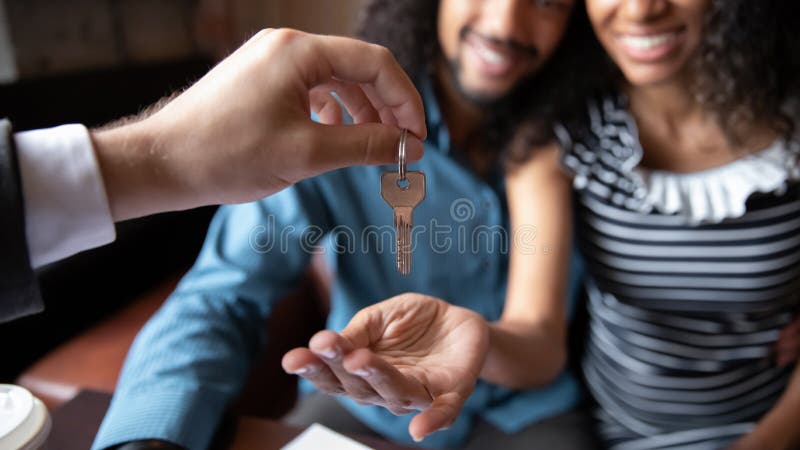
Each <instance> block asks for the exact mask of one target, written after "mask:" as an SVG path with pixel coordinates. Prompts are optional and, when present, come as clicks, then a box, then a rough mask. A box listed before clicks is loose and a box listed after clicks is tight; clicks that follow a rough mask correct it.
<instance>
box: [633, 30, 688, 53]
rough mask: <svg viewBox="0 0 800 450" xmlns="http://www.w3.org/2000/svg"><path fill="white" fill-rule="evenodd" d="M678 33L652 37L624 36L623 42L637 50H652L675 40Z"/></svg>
mask: <svg viewBox="0 0 800 450" xmlns="http://www.w3.org/2000/svg"><path fill="white" fill-rule="evenodd" d="M675 36H676V33H665V34H659V35H652V36H631V35H627V36H622V42H623V43H624V44H625V45H627V46H628V47H631V48H634V49H637V50H652V49H654V48H656V47H659V46H661V45H664V44H666V43H667V42H670V41H671V40H673V39H674V38H675Z"/></svg>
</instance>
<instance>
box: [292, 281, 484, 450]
mask: <svg viewBox="0 0 800 450" xmlns="http://www.w3.org/2000/svg"><path fill="white" fill-rule="evenodd" d="M488 345H489V330H488V326H487V323H486V321H485V320H484V319H483V318H482V317H481V316H480V315H479V314H477V313H475V312H473V311H470V310H468V309H465V308H461V307H458V306H453V305H451V304H449V303H447V302H445V301H443V300H439V299H436V298H433V297H429V296H425V295H422V294H403V295H399V296H397V297H393V298H391V299H389V300H386V301H384V302H381V303H378V304H375V305H372V306H370V307H368V308H365V309H363V310H361V311H360V312H359V313H358V314H356V316H355V317H353V319H352V320H351V321H350V323H349V324H348V325H347V327H346V328H345V329H344V330H342V332H341V334H337V333H335V332H333V331H329V330H324V331H320V332H319V333H317V334H316V335H315V336H314V337H313V338H312V339H311V341H310V342H309V346H308V348H296V349H294V350H292V351H290V352H288V353H287V354H286V355H285V356H284V357H283V368H284V370H286V371H287V372H289V373H293V374H297V375H300V376H302V377H304V378H306V379H308V380H310V381H311V382H313V383H314V384H315V385H316V386H317V388H318V389H319V390H321V391H323V392H326V393H330V394H341V395H347V396H349V397H351V398H353V399H354V400H356V401H357V402H359V403H362V404H373V405H380V406H383V407H385V408H387V409H389V410H390V411H392V412H393V413H395V414H408V413H411V412H413V411H422V412H421V413H420V414H418V415H417V416H416V417H414V419H413V420H412V421H411V424H410V425H409V433H410V434H411V436H412V437H413V438H414V440H417V441H420V440H422V439H423V438H424V437H425V436H427V435H428V434H430V433H433V432H434V431H436V430H439V429H442V428H446V427H448V426H449V425H450V424H452V423H453V422H454V421H455V420H456V418H457V417H458V413H459V411H460V410H461V407H462V406H463V404H464V402H465V401H466V399H467V398H468V397H469V395H470V394H471V393H472V390H473V389H474V387H475V383H476V381H477V378H478V374H479V373H480V370H481V367H482V366H483V362H484V359H485V357H486V351H487V350H488Z"/></svg>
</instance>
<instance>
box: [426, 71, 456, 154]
mask: <svg viewBox="0 0 800 450" xmlns="http://www.w3.org/2000/svg"><path fill="white" fill-rule="evenodd" d="M419 88H420V93H421V94H422V104H423V107H424V108H425V126H426V127H427V128H428V139H427V140H428V142H429V143H431V144H433V146H434V147H436V149H437V150H438V151H440V152H442V153H444V154H450V153H452V151H451V149H450V132H449V131H448V129H447V124H445V122H444V118H443V117H442V111H441V109H439V102H438V101H437V99H436V91H435V90H434V88H433V80H432V79H431V77H430V76H424V77H422V79H421V81H420V86H419Z"/></svg>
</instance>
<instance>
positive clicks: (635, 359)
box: [556, 97, 800, 450]
mask: <svg viewBox="0 0 800 450" xmlns="http://www.w3.org/2000/svg"><path fill="white" fill-rule="evenodd" d="M587 115H588V117H585V118H583V119H581V120H576V121H574V122H571V123H570V122H565V123H564V124H563V125H561V126H559V127H558V128H557V130H556V131H557V136H558V139H559V142H560V144H561V150H562V154H561V161H562V164H563V165H564V166H565V167H566V168H567V169H568V171H569V172H570V173H571V174H572V175H573V176H574V187H575V192H576V195H575V202H576V210H575V217H576V224H577V233H578V245H579V248H580V250H581V251H582V253H583V254H584V256H585V258H586V264H587V271H588V276H587V282H586V288H587V292H588V302H589V303H588V310H589V315H590V332H589V338H588V343H587V350H586V354H585V356H584V360H583V370H584V374H585V377H586V381H587V385H588V387H589V390H590V391H591V393H592V394H593V397H594V399H595V400H596V402H597V405H598V408H597V416H598V419H599V431H600V434H601V436H602V437H603V438H604V439H605V441H606V444H608V446H609V447H610V448H612V449H615V450H639V449H677V448H681V449H720V448H725V447H726V446H727V445H728V444H730V443H731V442H733V441H734V440H736V439H737V438H738V437H740V436H741V435H743V434H745V433H747V432H748V431H750V430H752V429H753V427H754V425H755V422H756V421H757V420H758V418H759V417H761V416H762V415H764V414H765V413H766V412H767V411H768V410H769V409H770V408H771V407H772V405H773V404H774V403H775V402H776V400H777V398H778V397H779V396H780V395H781V393H782V391H783V389H784V388H785V386H786V383H787V381H788V378H789V376H790V374H791V371H792V369H793V368H785V369H779V368H777V367H776V366H775V364H774V355H773V354H772V347H773V345H774V343H775V342H776V340H777V338H778V335H779V333H780V330H781V329H782V327H784V326H785V325H787V324H788V323H789V322H791V320H792V319H793V317H794V315H795V314H796V313H797V312H798V306H799V305H800V166H799V165H798V163H799V161H800V156H799V155H800V151H799V150H798V147H797V145H796V144H795V143H793V142H783V141H781V142H777V143H775V144H774V145H773V146H771V147H770V148H768V149H766V150H764V151H762V152H760V153H757V154H753V155H751V156H747V157H744V158H742V159H739V160H737V161H735V162H733V163H730V164H728V165H725V166H722V167H719V168H716V169H712V170H707V171H703V172H697V173H691V174H676V173H667V172H657V171H647V170H644V169H642V168H640V167H638V164H639V161H640V160H641V157H642V150H641V147H640V145H639V141H638V136H637V130H636V126H635V123H634V121H633V119H632V117H631V115H630V114H629V113H628V112H627V108H626V105H625V101H624V100H623V99H620V98H616V97H609V98H605V99H602V100H599V101H596V102H592V103H590V105H589V108H588V110H587Z"/></svg>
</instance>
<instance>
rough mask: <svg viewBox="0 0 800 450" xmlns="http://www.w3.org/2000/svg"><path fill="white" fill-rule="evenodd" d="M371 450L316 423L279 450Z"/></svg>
mask: <svg viewBox="0 0 800 450" xmlns="http://www.w3.org/2000/svg"><path fill="white" fill-rule="evenodd" d="M320 449H325V450H373V449H372V448H370V447H367V446H366V445H363V444H361V443H359V442H356V441H354V440H352V439H350V438H349V437H346V436H342V435H341V434H339V433H337V432H335V431H333V430H331V429H330V428H328V427H326V426H324V425H320V424H318V423H315V424H312V425H311V426H310V427H308V428H307V429H306V431H303V432H302V433H300V435H299V436H297V437H296V438H294V439H293V440H292V441H291V442H289V443H288V444H286V445H285V446H284V447H283V448H282V449H281V450H320Z"/></svg>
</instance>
